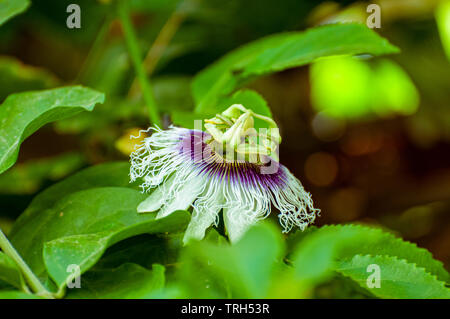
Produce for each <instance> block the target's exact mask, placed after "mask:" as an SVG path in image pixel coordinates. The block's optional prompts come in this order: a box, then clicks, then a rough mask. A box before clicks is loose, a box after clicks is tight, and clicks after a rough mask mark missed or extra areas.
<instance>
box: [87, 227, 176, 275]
mask: <svg viewBox="0 0 450 319" xmlns="http://www.w3.org/2000/svg"><path fill="white" fill-rule="evenodd" d="M182 247H183V234H182V233H178V234H168V235H165V236H161V235H159V236H155V235H149V234H143V235H139V236H134V237H132V238H128V239H126V240H122V241H121V242H119V243H117V244H115V245H113V246H111V247H109V248H108V249H107V250H106V252H105V254H103V256H102V258H101V259H100V260H99V261H98V262H97V263H96V264H95V266H94V268H92V270H94V269H95V270H101V269H111V268H117V267H119V266H121V265H122V264H125V263H127V262H131V263H135V264H138V265H139V266H142V267H145V268H150V267H151V266H152V265H153V264H162V265H163V266H167V265H173V264H175V263H176V262H177V260H178V254H179V251H180V249H181V248H182Z"/></svg>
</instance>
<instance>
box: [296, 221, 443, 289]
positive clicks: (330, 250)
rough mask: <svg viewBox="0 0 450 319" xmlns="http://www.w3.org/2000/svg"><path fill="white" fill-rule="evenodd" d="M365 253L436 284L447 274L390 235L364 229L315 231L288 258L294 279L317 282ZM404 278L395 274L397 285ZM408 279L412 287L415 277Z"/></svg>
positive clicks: (424, 253)
mask: <svg viewBox="0 0 450 319" xmlns="http://www.w3.org/2000/svg"><path fill="white" fill-rule="evenodd" d="M368 254H371V255H379V256H383V257H395V258H398V259H402V260H404V261H405V262H406V263H411V264H414V265H416V266H417V267H419V268H420V269H422V270H423V271H424V272H428V275H429V276H430V277H433V278H434V277H437V279H435V280H436V281H438V279H439V280H440V281H446V280H448V273H447V271H446V270H445V269H444V267H443V265H442V263H441V262H439V261H437V260H435V259H433V257H432V255H431V253H430V252H429V251H427V250H426V249H423V248H419V247H417V246H416V245H415V244H413V243H410V242H406V241H403V240H402V239H400V238H397V237H395V236H394V235H393V234H391V233H388V232H385V231H383V230H381V229H378V228H374V227H367V226H359V225H333V226H324V227H322V228H320V229H316V230H314V231H312V232H310V234H308V235H306V236H305V237H304V238H303V239H302V240H301V242H300V244H299V245H298V247H297V250H296V251H295V252H294V253H293V254H292V255H291V256H290V258H291V257H292V261H293V264H294V266H295V271H296V274H297V275H296V276H297V278H299V279H300V280H303V281H304V282H305V281H306V282H313V283H314V282H315V283H317V282H321V281H323V280H324V279H325V278H326V277H327V276H329V275H331V271H333V270H336V268H335V267H337V266H336V264H339V263H341V262H342V263H345V262H349V261H351V260H352V259H353V258H354V256H356V255H368ZM368 265H369V264H366V267H367V266H368ZM416 266H415V267H416ZM402 270H405V271H410V270H408V268H407V267H400V268H399V272H400V271H402ZM422 270H421V271H422ZM364 271H365V270H364ZM411 271H412V270H411ZM412 272H414V271H412ZM365 275H366V279H367V277H368V276H369V275H370V274H368V273H367V272H365ZM395 275H396V273H392V276H391V277H390V278H391V279H392V280H393V283H392V285H395ZM406 276H408V273H402V274H401V275H399V277H398V280H399V282H398V285H399V286H402V285H403V284H402V280H403V279H402V278H404V277H406ZM409 280H410V283H411V285H414V282H415V280H416V278H415V277H414V276H411V277H410V279H409ZM417 280H418V281H417V285H418V286H420V285H421V284H422V283H421V281H420V280H422V279H420V278H417ZM363 288H367V287H366V286H365V285H364V286H363ZM399 289H400V288H399ZM371 292H372V291H371ZM398 297H399V298H400V297H401V296H400V295H399V296H398Z"/></svg>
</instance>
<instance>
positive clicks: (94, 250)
mask: <svg viewBox="0 0 450 319" xmlns="http://www.w3.org/2000/svg"><path fill="white" fill-rule="evenodd" d="M145 197H146V195H145V194H142V193H140V192H139V191H137V190H134V189H130V188H123V187H101V188H91V189H87V190H83V191H79V192H75V193H72V194H70V195H67V196H65V197H63V198H62V199H60V200H57V201H55V203H54V204H53V205H52V207H51V208H47V209H45V210H43V211H41V212H40V213H39V214H36V215H35V216H34V218H31V219H29V221H28V222H27V223H25V224H23V225H22V226H21V228H20V230H19V231H17V233H15V235H14V236H12V237H11V241H12V243H13V245H14V246H15V247H16V249H18V251H19V252H20V253H21V255H22V257H23V258H24V259H25V261H26V262H27V263H28V265H29V266H30V267H31V269H32V270H33V271H34V272H35V273H36V274H38V275H39V276H41V277H45V271H46V268H47V271H48V274H49V275H50V277H51V278H52V279H53V280H54V281H55V283H56V284H57V286H58V289H59V290H61V289H62V288H63V287H64V285H65V282H66V280H69V279H70V276H71V275H72V273H69V272H67V267H68V266H69V265H71V264H76V265H78V266H80V268H81V273H84V272H85V271H87V270H88V269H89V268H90V267H92V266H93V265H94V264H95V263H96V262H97V261H98V260H99V258H100V257H101V255H102V254H103V252H104V251H105V250H106V248H107V247H109V246H111V245H113V244H114V243H116V242H119V241H120V240H123V239H125V238H129V237H132V236H135V235H138V234H143V233H150V234H156V233H165V232H176V231H182V230H183V229H184V228H185V227H186V225H187V223H188V221H189V219H190V215H189V213H188V212H185V211H177V212H174V213H172V214H170V215H169V216H167V217H166V218H163V219H155V216H156V214H138V213H137V211H136V207H137V205H138V204H139V203H140V202H141V201H142V200H143V199H145Z"/></svg>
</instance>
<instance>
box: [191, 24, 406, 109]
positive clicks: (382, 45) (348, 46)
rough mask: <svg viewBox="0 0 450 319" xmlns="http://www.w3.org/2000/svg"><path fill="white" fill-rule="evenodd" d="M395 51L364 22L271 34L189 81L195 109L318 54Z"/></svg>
mask: <svg viewBox="0 0 450 319" xmlns="http://www.w3.org/2000/svg"><path fill="white" fill-rule="evenodd" d="M395 52H398V49H397V48H396V47H395V46H393V45H391V44H390V43H389V42H388V41H387V40H386V39H383V38H381V37H380V36H378V35H377V34H376V33H375V32H373V31H372V30H370V29H369V28H367V27H366V26H364V25H359V24H336V25H326V26H321V27H318V28H313V29H310V30H308V31H306V32H293V33H282V34H276V35H272V36H269V37H266V38H263V39H260V40H257V41H255V42H252V43H250V44H246V45H245V46H243V47H241V48H239V49H237V50H235V51H233V52H231V53H229V54H227V55H226V56H224V57H223V58H222V59H220V60H219V61H217V62H216V63H214V64H212V65H211V66H209V67H208V68H206V69H205V70H203V71H202V72H200V73H199V74H198V75H197V76H196V77H195V78H194V82H193V86H192V87H193V95H194V98H195V101H196V105H197V107H196V110H197V111H199V112H204V111H206V110H208V109H209V108H211V107H215V105H216V103H217V102H218V98H219V97H220V96H221V95H225V94H228V93H230V92H232V91H233V90H234V89H235V88H236V87H238V86H239V85H242V83H243V82H244V81H245V80H248V79H249V78H251V77H255V76H259V75H263V74H267V73H271V72H277V71H281V70H284V69H288V68H292V67H298V66H301V65H305V64H308V63H311V62H313V61H315V60H316V59H318V58H321V57H327V56H332V55H342V54H349V55H354V54H363V53H364V54H371V55H380V54H388V53H395Z"/></svg>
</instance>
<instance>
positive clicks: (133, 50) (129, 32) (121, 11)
mask: <svg viewBox="0 0 450 319" xmlns="http://www.w3.org/2000/svg"><path fill="white" fill-rule="evenodd" d="M117 13H118V16H119V19H120V22H121V24H122V28H123V33H124V37H125V42H126V45H127V48H128V52H129V54H130V58H131V61H132V63H133V66H134V69H135V72H136V76H137V78H138V81H139V85H140V86H141V90H142V95H143V97H144V101H145V104H146V105H147V108H148V113H149V117H150V121H151V122H152V123H153V124H155V125H157V126H159V127H161V119H160V117H159V112H158V107H157V105H156V102H155V98H154V96H153V91H152V87H151V85H150V81H149V80H148V78H147V74H146V72H145V69H144V66H143V63H142V59H141V53H140V49H139V44H138V40H137V37H136V34H135V32H134V29H133V25H132V23H131V20H130V14H129V7H128V0H120V1H118V5H117Z"/></svg>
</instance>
